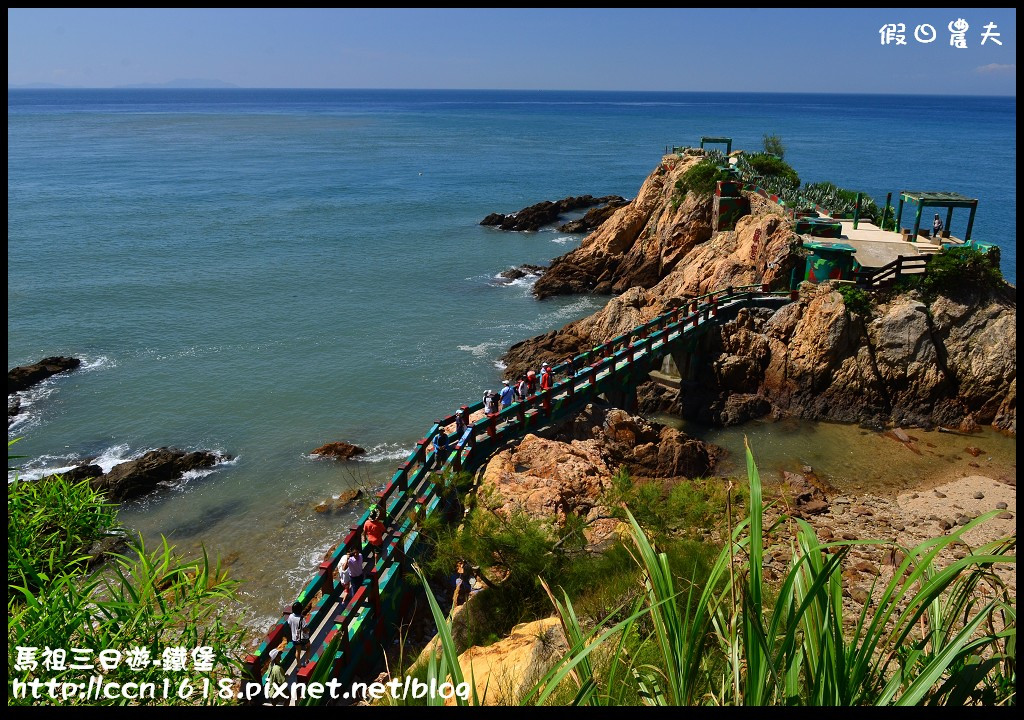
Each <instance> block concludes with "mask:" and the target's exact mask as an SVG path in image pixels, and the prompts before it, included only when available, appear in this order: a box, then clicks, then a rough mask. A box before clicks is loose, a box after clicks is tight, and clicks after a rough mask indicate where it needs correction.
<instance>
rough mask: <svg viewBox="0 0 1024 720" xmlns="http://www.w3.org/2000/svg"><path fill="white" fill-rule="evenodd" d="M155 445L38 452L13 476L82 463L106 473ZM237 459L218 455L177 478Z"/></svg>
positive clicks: (55, 472) (28, 477)
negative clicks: (210, 462)
mask: <svg viewBox="0 0 1024 720" xmlns="http://www.w3.org/2000/svg"><path fill="white" fill-rule="evenodd" d="M155 449H156V448H149V449H147V450H139V451H135V452H132V451H131V450H130V449H129V447H128V445H125V444H121V445H113V446H111V447H109V448H107V449H105V450H103V451H102V452H101V453H100V454H99V455H97V456H95V457H93V456H88V455H86V456H82V455H78V454H75V453H67V454H64V455H40V456H39V457H37V458H34V459H33V460H31V461H29V462H28V463H26V464H25V465H24V466H23V467H22V468H21V470H20V471H19V472H18V473H17V476H18V477H19V478H20V479H22V480H38V479H39V478H41V477H46V476H47V475H59V474H61V473H66V472H68V471H69V470H73V469H74V468H76V467H78V466H79V465H82V464H88V465H99V466H100V469H102V470H103V473H104V474H106V473H108V472H110V471H111V470H113V469H114V466H115V465H120V464H121V463H126V462H130V461H132V460H137V459H138V458H140V457H142V456H143V455H145V454H146V453H147V452H149V451H150V450H155ZM210 452H213V453H215V454H216V455H217V456H218V457H220V458H226V453H224V452H222V451H220V450H211V451H210ZM237 463H238V457H233V458H231V459H221V460H218V461H217V462H216V463H214V465H213V466H212V467H209V468H200V469H196V470H189V471H188V472H186V473H184V474H183V475H182V476H181V480H182V481H183V482H187V481H188V480H194V479H196V478H201V477H206V476H207V475H210V474H212V473H214V472H216V471H217V470H219V469H220V468H221V467H223V466H225V465H235V464H237ZM13 479H14V474H13V473H11V472H8V473H7V482H11V481H12V480H13Z"/></svg>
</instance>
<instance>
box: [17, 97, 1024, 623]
mask: <svg viewBox="0 0 1024 720" xmlns="http://www.w3.org/2000/svg"><path fill="white" fill-rule="evenodd" d="M7 122H8V125H7V151H8V155H7V177H8V184H7V200H8V209H7V302H8V310H7V330H8V335H7V337H8V340H7V360H8V367H14V366H17V365H24V364H28V363H32V362H36V361H38V360H40V359H42V358H43V357H47V356H51V355H70V356H74V357H78V358H81V359H82V360H83V366H82V368H81V369H79V370H77V371H75V372H73V373H65V374H62V375H58V376H55V377H54V378H51V379H50V380H47V381H45V382H44V383H42V384H40V385H38V386H36V387H35V388H33V389H31V390H29V391H26V392H24V393H22V394H21V396H20V400H21V403H22V407H23V412H22V413H21V414H20V415H18V416H17V418H16V421H15V422H14V424H13V425H11V426H10V427H9V430H8V437H9V439H14V438H17V439H18V442H17V443H16V444H15V445H14V446H12V447H10V448H9V451H8V454H9V455H19V456H21V457H20V458H19V459H16V460H10V461H9V463H8V464H9V465H17V466H18V468H19V469H18V470H17V471H15V472H9V474H8V480H9V481H10V480H12V479H13V478H14V477H15V476H16V475H17V476H19V477H25V478H33V477H39V476H40V475H43V474H46V473H50V472H54V471H59V470H62V469H66V468H69V467H71V466H73V465H75V464H77V463H79V462H81V461H84V460H91V461H93V462H96V463H98V464H100V465H102V466H103V467H104V469H109V468H110V467H112V466H113V465H114V464H116V463H118V462H123V461H125V460H128V459H131V458H134V457H138V456H139V455H141V454H142V453H144V452H146V451H147V450H151V449H153V448H157V447H163V446H171V447H178V448H182V449H187V450H214V451H218V452H220V453H224V454H227V455H230V456H231V457H232V459H231V460H229V461H226V462H224V463H222V464H219V465H217V466H216V467H214V468H212V469H211V470H208V471H203V472H198V473H193V474H191V475H190V476H188V477H186V478H185V479H184V480H183V482H182V483H180V484H179V485H177V486H176V487H174V488H167V489H162V490H160V491H158V492H156V493H154V494H152V495H150V496H147V497H145V498H143V499H141V500H137V501H133V502H129V503H126V504H125V505H124V506H123V507H122V509H121V520H122V522H123V523H124V524H125V525H126V526H127V527H128V528H130V529H131V530H132V531H133V532H138V533H140V534H141V535H142V536H143V537H144V538H145V539H146V541H147V543H150V544H155V543H158V542H159V541H160V538H161V536H163V537H166V538H167V539H168V540H169V542H171V543H173V544H174V545H175V546H177V547H178V548H179V549H180V550H181V551H182V552H184V553H186V554H195V553H198V552H200V551H201V549H202V548H205V549H206V550H207V551H209V552H210V554H211V555H212V556H214V557H220V558H221V560H222V561H223V562H224V564H225V566H227V567H228V568H229V571H230V572H231V574H232V576H233V577H235V578H236V579H238V580H239V581H240V582H241V585H240V597H241V600H242V606H243V607H242V611H243V616H244V619H245V620H246V621H247V622H250V623H252V625H253V627H255V628H260V627H265V626H266V624H267V623H268V622H269V621H270V620H271V619H273V618H276V617H277V616H278V614H279V612H280V609H281V607H283V606H284V605H285V604H286V603H290V602H291V601H292V600H293V599H294V597H295V595H296V594H297V592H298V591H299V590H300V589H301V587H302V586H303V585H304V583H305V582H306V580H307V579H308V578H309V577H310V576H311V574H312V572H313V570H314V568H315V567H316V565H317V563H318V562H319V561H320V560H321V558H322V556H323V555H324V553H325V552H326V551H327V550H328V549H329V548H330V547H331V546H332V545H334V544H335V543H336V542H337V541H338V539H339V538H340V537H341V536H342V535H343V534H344V533H345V532H346V531H347V528H348V527H349V525H351V524H352V521H353V520H354V519H355V517H356V515H355V511H347V512H345V511H343V512H338V513H318V512H316V511H315V507H316V506H317V505H318V504H320V503H321V502H323V501H324V500H326V499H328V498H332V497H335V496H337V495H338V494H339V493H340V492H342V491H343V490H346V489H348V488H351V487H365V488H374V487H378V486H380V485H383V483H385V482H386V481H387V480H388V479H389V478H390V477H391V475H392V474H393V473H394V471H395V469H396V467H397V465H398V463H399V462H401V460H402V459H404V458H405V457H406V455H407V454H408V453H409V451H410V450H411V449H412V448H413V447H414V445H415V443H416V441H417V440H418V439H420V437H422V435H423V433H424V432H426V430H427V429H428V428H429V427H430V425H431V424H432V423H433V421H434V420H435V419H437V418H439V417H442V416H444V415H447V414H450V413H452V412H454V410H455V409H456V408H457V407H458V406H459V405H461V404H463V403H470V402H475V401H477V400H479V399H480V396H481V394H482V392H483V391H484V390H485V389H487V388H489V387H495V386H496V385H497V384H498V383H499V380H500V373H501V363H500V360H499V358H500V356H501V355H502V354H503V352H504V351H505V350H506V349H507V348H508V346H510V345H511V344H513V343H515V342H518V341H519V340H523V339H525V338H528V337H531V336H533V335H537V334H539V333H544V332H547V331H550V330H554V329H556V328H559V327H561V326H563V325H564V324H566V323H567V322H569V321H571V320H575V319H577V318H580V317H583V316H585V315H588V314H590V313H592V312H594V311H596V310H598V309H599V308H600V307H602V305H603V304H604V303H605V302H606V301H607V298H605V297H591V296H574V297H560V298H552V299H548V300H544V301H537V300H536V299H534V298H533V296H532V294H531V282H532V279H530V278H526V279H521V280H517V281H514V282H508V281H505V280H503V279H502V278H501V277H500V273H501V272H502V271H503V270H506V269H508V268H511V267H513V266H517V265H520V264H522V263H532V264H546V263H548V262H549V261H550V260H551V259H552V258H554V257H556V256H558V255H561V254H563V253H565V252H568V251H569V250H571V249H573V248H574V247H577V246H578V245H579V243H580V242H581V240H582V237H583V236H581V235H576V234H569V233H564V232H560V231H558V230H557V228H555V227H550V228H545V229H542V230H540V231H538V232H513V233H509V232H502V231H499V230H495V229H493V228H489V227H483V226H481V225H480V224H479V223H480V220H481V219H482V218H483V217H484V216H486V215H487V214H489V213H492V212H503V213H508V212H514V211H516V210H518V209H520V208H522V207H525V206H527V205H531V204H534V203H537V202H540V201H542V200H557V199H560V198H563V197H566V196H569V195H583V194H591V195H594V196H602V195H611V194H616V195H622V196H624V197H627V198H630V197H633V196H635V194H636V192H637V190H638V189H639V187H640V185H641V184H642V183H643V181H644V179H645V178H646V177H647V175H648V174H649V173H650V172H651V171H652V170H654V169H655V168H656V167H657V166H658V164H659V162H660V160H661V157H662V155H663V154H664V153H665V151H666V149H667V148H670V147H671V146H677V145H691V146H696V145H698V144H699V142H700V138H701V136H705V135H708V136H728V137H731V138H732V139H733V147H734V148H738V149H748V150H759V149H760V148H761V146H762V141H763V137H764V136H765V135H778V136H780V137H781V138H782V141H783V143H784V146H785V159H786V161H787V162H789V163H790V164H791V165H792V166H793V167H794V168H795V169H796V170H797V172H798V173H799V175H800V177H801V179H802V180H804V181H807V182H814V181H824V180H828V181H832V182H834V183H836V184H837V185H839V186H841V187H845V188H850V189H854V190H861V191H863V192H866V193H868V194H869V195H871V196H872V197H873V198H874V199H875V200H876V201H877V202H878V203H879V204H882V203H884V201H885V198H886V194H887V193H889V192H891V193H893V194H894V196H896V197H898V195H897V194H898V193H899V191H900V190H929V191H931V190H940V191H953V192H957V193H960V194H963V195H967V196H969V197H974V198H978V199H979V207H978V211H977V217H976V220H975V224H974V233H973V235H974V238H976V239H978V240H981V241H986V242H991V243H995V244H996V245H998V246H999V247H1000V249H1001V254H1002V270H1003V273H1004V274H1005V276H1006V277H1007V278H1008V279H1009V280H1010V281H1011V282H1013V283H1016V229H1015V226H1016V214H1017V200H1016V191H1017V186H1016V158H1017V151H1016V99H1015V98H1013V97H1009V98H1007V97H928V96H898V95H884V96H883V95H879V96H869V95H799V94H759V93H741V94H726V93H669V92H665V93H654V92H556V91H543V92H540V91H538V92H531V91H485V90H480V91H447V90H431V91H422V90H407V91H406V90H247V89H230V90H220V89H218V90H9V91H8V95H7ZM580 214H582V213H580ZM966 222H967V212H966V211H957V212H956V213H955V214H954V221H953V227H952V230H953V233H954V235H958V234H959V235H961V236H962V233H963V230H964V227H965V225H966ZM800 432H804V434H806V435H807V437H808V442H809V443H811V444H813V445H815V446H816V450H820V437H823V436H827V437H829V438H831V440H830V443H833V444H841V443H842V442H843V440H842V439H841V438H840V437H839V436H837V435H835V433H831V432H830V433H827V434H825V435H822V434H821V433H818V435H815V432H814V430H813V428H812V429H809V430H803V431H800ZM800 432H797V434H796V435H794V434H793V431H792V429H791V428H790V429H789V430H788V431H787V438H788V440H787V443H788V444H787V450H786V452H787V453H789V454H790V455H793V454H799V443H797V445H796V446H794V445H793V444H792V443H793V438H794V437H797V438H798V437H799V436H800ZM771 435H772V432H771V430H770V428H769V429H768V430H767V431H765V430H764V429H761V430H759V431H758V437H759V438H770V437H771ZM815 437H818V438H819V440H815V439H814V438H815ZM851 437H852V439H851V442H857V440H856V437H854V436H851ZM857 437H859V436H857ZM338 440H344V441H347V442H351V443H355V444H357V445H359V446H361V447H363V448H365V449H366V450H367V452H366V454H365V455H364V456H363V457H362V458H361V459H359V460H355V461H350V462H337V461H332V460H324V459H318V458H317V457H316V456H314V455H312V454H311V451H312V450H313V449H314V448H317V447H318V446H320V445H322V444H324V443H327V442H333V441H338ZM1004 441H1005V443H1010V444H1003V445H1000V447H1001V448H1002V449H1003V452H1004V453H1006V454H1007V456H1008V457H1009V456H1010V455H1012V458H1013V462H1015V452H1016V450H1015V442H1013V441H1006V440H1005V439H996V438H994V437H993V438H992V439H991V442H992V443H1004ZM764 442H765V443H766V444H767V443H768V442H769V441H768V440H767V439H765V440H764ZM794 447H796V449H794ZM993 447H995V445H993ZM756 450H757V448H756V447H755V451H756ZM846 452H847V450H846V449H845V448H844V449H843V450H842V452H841V453H840V454H842V453H846ZM849 452H850V453H853V452H854V451H852V450H851V451H849ZM755 454H756V453H755ZM793 462H796V463H799V462H800V459H799V458H793ZM816 462H817V461H816ZM841 465H842V464H841V463H840V464H838V465H837V467H836V470H835V472H837V473H839V474H841V473H842V467H841ZM858 472H859V471H858Z"/></svg>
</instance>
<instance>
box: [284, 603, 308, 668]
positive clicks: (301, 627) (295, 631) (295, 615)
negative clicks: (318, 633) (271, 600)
mask: <svg viewBox="0 0 1024 720" xmlns="http://www.w3.org/2000/svg"><path fill="white" fill-rule="evenodd" d="M303 615H304V613H303V612H302V603H300V602H296V603H294V604H293V605H292V614H291V615H289V616H288V629H289V631H290V634H291V640H292V643H293V644H294V645H295V662H296V663H297V664H298V667H300V668H301V667H302V666H303V665H304V664H305V662H304V661H305V659H306V657H307V656H308V655H309V617H308V616H307V617H303Z"/></svg>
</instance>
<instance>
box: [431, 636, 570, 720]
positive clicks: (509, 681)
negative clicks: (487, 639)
mask: <svg viewBox="0 0 1024 720" xmlns="http://www.w3.org/2000/svg"><path fill="white" fill-rule="evenodd" d="M568 650H569V645H568V643H566V640H565V633H564V632H563V631H562V623H561V621H560V620H559V619H558V618H557V617H549V618H545V619H543V620H536V621H534V622H529V623H522V624H520V625H516V626H515V627H514V628H512V632H511V633H510V634H509V636H508V637H506V638H503V639H502V640H499V641H498V642H496V643H494V644H492V645H486V646H474V647H471V648H469V649H468V650H466V651H465V652H464V653H462V654H461V655H459V665H460V666H461V667H462V675H463V677H465V678H466V679H467V680H470V679H472V682H474V683H475V685H476V693H477V697H479V698H480V699H481V700H482V701H483V704H484V705H516V704H518V703H519V701H520V700H521V699H522V698H523V696H524V695H525V694H526V693H527V692H528V691H529V690H530V688H531V687H533V685H535V684H536V683H537V681H538V680H540V679H541V678H542V677H543V676H544V674H545V673H546V672H547V671H548V670H550V669H551V667H552V666H553V665H554V664H555V663H556V662H557V661H558V660H559V659H560V658H561V657H562V656H563V655H564V654H565V653H566V651H568ZM446 704H450V705H454V704H455V700H454V699H451V700H448V701H446Z"/></svg>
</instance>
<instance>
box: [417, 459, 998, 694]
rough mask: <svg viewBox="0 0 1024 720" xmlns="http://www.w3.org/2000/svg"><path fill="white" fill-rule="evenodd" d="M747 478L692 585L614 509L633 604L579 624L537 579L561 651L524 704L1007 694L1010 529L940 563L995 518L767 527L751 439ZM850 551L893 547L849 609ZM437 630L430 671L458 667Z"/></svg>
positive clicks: (565, 600)
mask: <svg viewBox="0 0 1024 720" xmlns="http://www.w3.org/2000/svg"><path fill="white" fill-rule="evenodd" d="M747 473H748V479H749V481H748V485H749V501H748V505H747V509H746V513H745V517H744V516H741V514H740V513H739V512H737V511H736V509H735V508H734V507H733V506H732V504H731V503H729V504H728V505H727V508H726V514H727V517H728V518H729V525H730V528H731V531H730V532H729V533H728V540H727V541H726V543H725V546H724V547H723V548H722V549H721V551H720V552H719V553H718V555H717V558H716V559H715V561H714V563H713V565H712V567H711V570H710V572H709V574H708V575H707V577H706V579H704V580H703V581H702V582H700V583H698V582H693V578H692V577H691V578H689V579H688V578H686V577H685V576H684V577H680V576H678V575H677V574H676V572H675V571H674V569H673V567H672V566H671V564H670V562H669V558H668V555H667V554H666V553H664V552H662V551H659V550H658V549H657V548H656V547H655V546H654V545H653V544H652V543H651V541H650V539H649V538H648V536H647V533H646V532H645V531H644V530H643V528H642V527H641V526H640V524H639V523H638V522H637V521H636V519H635V517H634V516H633V515H632V513H628V512H627V518H628V522H629V528H630V531H629V535H630V540H631V545H632V550H633V556H634V559H635V562H636V565H637V568H638V575H637V581H638V582H639V583H640V586H641V587H642V592H641V593H640V594H639V595H638V597H637V598H636V599H635V600H633V601H632V602H625V603H623V606H622V607H621V608H619V609H618V610H617V612H616V613H612V614H609V616H608V617H606V618H605V619H603V620H602V621H600V622H597V623H587V622H585V621H583V620H581V618H580V616H579V615H578V614H577V612H576V610H575V608H574V605H573V603H572V601H571V599H570V597H569V595H568V594H567V593H564V592H563V593H562V595H561V597H556V596H555V594H554V593H553V592H551V591H550V590H549V589H548V588H547V585H545V589H546V590H547V592H548V594H549V597H550V599H551V602H552V604H553V605H554V608H555V610H556V612H557V613H558V616H559V617H560V619H561V622H562V627H563V629H564V632H565V636H566V639H567V642H568V645H569V646H570V647H569V650H568V652H566V653H565V655H564V656H563V657H562V658H561V659H560V660H559V661H557V662H556V663H555V664H554V666H553V667H551V669H550V670H549V671H548V672H547V673H546V674H545V675H544V676H543V677H542V678H541V680H540V681H539V682H538V683H537V684H536V685H535V686H534V687H533V688H532V690H531V691H530V692H528V693H527V694H526V696H525V697H524V698H522V699H521V702H522V703H523V704H547V703H552V702H555V701H558V702H560V703H572V704H577V705H584V704H586V705H600V706H608V705H622V704H631V703H639V704H644V705H705V704H710V705H843V706H846V705H939V704H950V705H962V704H965V703H970V704H992V705H995V704H1015V701H1016V606H1015V598H1013V597H1010V595H1009V592H1008V590H1007V588H1006V587H1005V586H1004V585H1003V584H1002V583H1001V582H1000V581H999V579H998V577H997V575H996V574H995V573H994V572H993V567H994V566H995V565H997V564H1004V563H1014V562H1015V557H1014V556H1012V555H1011V554H1010V553H1011V551H1012V550H1013V549H1014V548H1015V546H1016V538H1015V537H1010V538H1005V539H1002V540H998V541H995V542H991V543H987V544H985V545H983V546H981V547H978V548H975V549H973V551H971V552H969V553H968V554H966V555H965V556H964V557H962V558H960V559H958V560H955V561H953V562H951V563H950V564H948V565H945V566H942V565H940V564H939V562H938V558H939V554H940V553H942V551H944V550H948V549H950V548H951V547H952V546H953V545H954V544H958V543H961V542H962V537H963V535H964V533H967V532H969V531H970V530H971V529H972V528H974V527H977V526H978V525H979V524H980V523H984V522H986V521H987V520H988V519H990V518H991V517H992V516H993V515H994V513H989V514H986V515H982V516H981V517H979V518H977V519H975V520H973V521H971V522H969V523H968V524H967V525H965V526H963V527H960V528H958V529H957V530H955V531H954V532H952V533H950V534H949V535H944V536H942V537H938V538H934V539H930V540H926V541H925V542H923V543H921V544H920V545H917V546H916V547H913V548H900V547H897V546H895V545H894V544H893V543H888V542H885V541H881V540H851V541H845V540H844V541H838V542H830V543H822V542H821V541H820V540H819V539H818V537H817V536H816V534H815V532H814V529H813V528H812V527H811V526H810V525H809V524H808V523H807V522H805V521H804V520H801V519H796V520H788V519H786V518H783V519H782V520H780V521H779V523H777V524H776V525H775V526H773V527H768V528H766V527H765V525H764V523H765V515H764V511H765V505H764V500H763V497H762V488H761V481H760V477H759V475H758V471H757V467H756V465H755V463H754V459H753V455H752V453H751V451H750V448H749V447H748V448H747ZM783 523H785V524H786V525H785V526H783ZM777 529H789V530H790V531H791V533H792V539H791V549H792V556H791V560H790V562H789V565H788V567H787V569H786V572H785V573H784V574H783V576H782V578H781V581H780V582H779V583H778V584H773V585H769V584H768V583H767V582H766V581H765V578H764V575H763V573H762V563H763V555H764V547H765V539H766V535H768V534H769V533H772V532H774V531H775V530H777ZM857 545H890V546H892V547H891V549H892V550H893V551H894V552H895V551H897V550H898V551H899V554H898V555H897V557H902V559H901V560H900V561H899V563H898V566H897V567H896V568H895V570H894V572H893V575H892V577H891V579H889V580H888V581H886V582H883V581H881V580H879V581H878V582H877V583H876V586H875V587H873V588H872V593H871V597H870V598H869V600H868V601H866V602H865V604H864V605H863V607H862V609H861V610H860V611H859V612H856V613H853V614H851V612H850V611H849V610H848V609H847V608H846V607H845V606H844V602H843V576H842V570H843V562H844V560H845V559H846V557H847V555H848V553H849V552H850V549H851V548H852V547H854V546H857ZM680 599H683V600H684V601H683V602H680ZM438 614H439V613H435V617H437V616H438ZM438 631H439V634H441V636H442V645H443V646H444V647H445V653H444V655H443V656H442V667H441V668H440V669H438V672H439V673H441V674H442V675H443V674H444V673H446V672H447V673H448V674H449V675H450V676H451V677H452V678H455V677H461V669H459V668H457V665H458V661H457V659H453V653H454V647H453V645H452V644H451V643H450V642H448V641H447V640H446V639H445V634H446V632H447V625H446V624H445V623H442V622H439V623H438ZM448 639H450V635H449V636H448ZM449 650H451V651H450V652H449Z"/></svg>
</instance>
